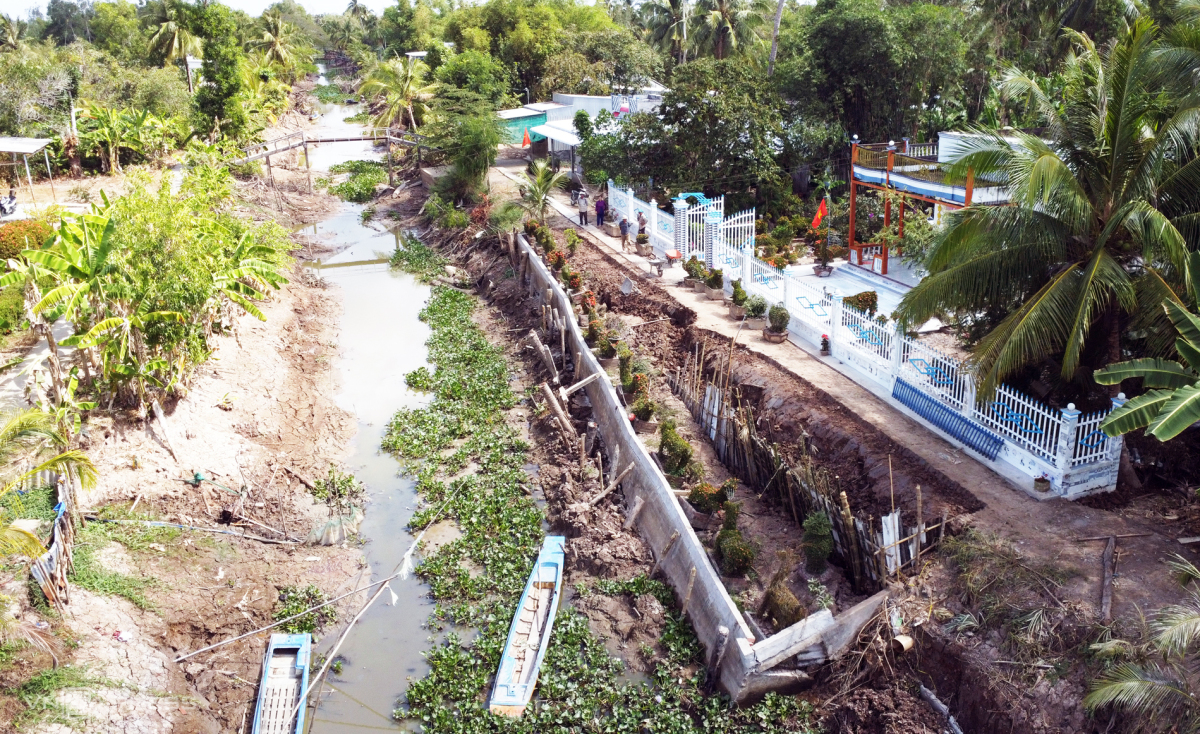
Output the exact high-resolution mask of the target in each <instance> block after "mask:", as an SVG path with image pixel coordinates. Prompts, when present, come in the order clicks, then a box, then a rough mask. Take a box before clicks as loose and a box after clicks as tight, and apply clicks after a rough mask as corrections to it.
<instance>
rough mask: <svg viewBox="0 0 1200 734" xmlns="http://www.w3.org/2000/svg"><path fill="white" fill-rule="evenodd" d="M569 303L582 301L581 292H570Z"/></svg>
mask: <svg viewBox="0 0 1200 734" xmlns="http://www.w3.org/2000/svg"><path fill="white" fill-rule="evenodd" d="M571 303H583V294H582V293H572V294H571Z"/></svg>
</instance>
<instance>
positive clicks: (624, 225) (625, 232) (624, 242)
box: [618, 217, 629, 252]
mask: <svg viewBox="0 0 1200 734" xmlns="http://www.w3.org/2000/svg"><path fill="white" fill-rule="evenodd" d="M618 226H619V227H620V228H621V252H628V251H629V220H628V219H626V218H625V217H621V224H620V225H618Z"/></svg>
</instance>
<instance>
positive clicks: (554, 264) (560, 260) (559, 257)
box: [546, 250, 567, 272]
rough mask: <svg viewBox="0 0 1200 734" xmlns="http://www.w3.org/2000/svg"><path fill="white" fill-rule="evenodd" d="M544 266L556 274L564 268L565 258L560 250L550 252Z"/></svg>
mask: <svg viewBox="0 0 1200 734" xmlns="http://www.w3.org/2000/svg"><path fill="white" fill-rule="evenodd" d="M546 264H547V265H549V266H550V269H551V270H552V271H554V272H558V271H559V270H562V269H563V268H565V267H566V265H567V256H566V255H564V254H563V253H562V251H561V250H551V251H550V254H549V255H547V256H546Z"/></svg>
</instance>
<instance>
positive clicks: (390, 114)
mask: <svg viewBox="0 0 1200 734" xmlns="http://www.w3.org/2000/svg"><path fill="white" fill-rule="evenodd" d="M428 73H429V67H428V66H426V65H425V63H424V62H422V61H420V60H419V59H415V58H412V57H411V56H409V57H407V58H404V59H400V58H391V59H388V60H387V61H381V62H379V63H378V64H376V65H375V66H374V67H372V68H371V70H370V71H368V72H367V75H366V76H365V77H364V78H363V81H362V84H360V85H359V87H358V91H359V94H364V95H368V96H371V97H377V98H381V99H382V100H383V103H384V108H383V111H382V112H380V113H379V114H378V115H377V116H376V117H375V124H376V125H379V126H381V127H393V126H396V125H402V124H404V115H405V113H408V122H409V125H410V126H411V128H412V129H413V130H416V129H417V119H418V117H419V115H418V114H417V112H424V109H425V102H426V100H428V99H429V97H430V96H431V95H432V94H433V91H434V87H433V85H431V84H427V83H426V81H425V76H426V74H428Z"/></svg>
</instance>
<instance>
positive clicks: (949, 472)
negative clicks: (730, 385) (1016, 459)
mask: <svg viewBox="0 0 1200 734" xmlns="http://www.w3.org/2000/svg"><path fill="white" fill-rule="evenodd" d="M500 172H501V173H502V174H503V175H505V176H509V177H510V178H511V177H512V175H511V174H510V173H509V172H508V171H504V170H501V171H500ZM552 206H553V207H554V209H555V211H557V212H558V213H559V214H561V215H562V216H563V217H566V218H567V219H569V220H570V221H571V222H572V223H573V224H572V226H574V227H575V229H576V230H577V231H582V232H585V233H586V234H587V235H588V238H587V239H589V240H590V241H591V242H593V243H594V244H596V245H597V246H598V247H599V248H600V249H601V250H603V251H605V252H607V253H608V254H609V255H611V256H612V257H613V258H615V259H616V260H618V261H619V262H620V263H622V264H623V265H624V266H626V267H628V268H629V269H630V270H631V271H636V272H638V273H642V274H645V273H649V272H650V271H651V269H650V267H649V265H648V264H647V262H646V259H645V258H643V257H640V256H638V255H637V254H634V253H628V252H622V251H621V243H620V240H619V239H617V238H613V237H609V236H608V235H606V234H605V233H603V232H602V231H601V230H600V229H599V228H598V227H596V226H594V225H588V226H586V227H581V226H579V225H578V224H577V222H578V211H577V210H576V208H575V207H574V206H572V205H571V203H570V199H569V198H568V197H567V196H566V195H564V194H555V195H554V197H553V201H552ZM683 277H684V273H683V269H682V268H679V267H674V268H667V269H665V270H664V275H663V278H662V280H661V281H660V282H661V284H662V285H663V286H664V287H665V289H666V290H667V292H668V293H670V294H671V295H672V297H674V298H675V300H677V301H678V302H679V303H681V304H683V305H685V306H687V307H689V308H691V309H692V310H694V311H695V312H696V314H697V321H696V326H697V327H699V328H703V329H708V330H711V331H713V332H716V333H719V334H723V335H725V336H727V337H731V338H732V337H733V336H734V335H735V334H736V333H737V329H738V324H737V322H734V321H732V320H730V319H729V318H728V316H727V309H726V308H725V307H724V306H723V305H722V304H721V303H718V302H716V301H711V300H708V299H707V298H705V297H704V296H703V295H702V294H698V293H695V292H693V291H691V290H685V289H683V288H677V287H674V286H675V285H677V284H678V283H679V282H680V281H682V280H683ZM738 341H739V343H740V344H742V345H744V346H745V347H747V348H748V349H750V350H751V351H754V352H757V353H759V354H762V355H764V356H766V357H769V358H771V359H772V360H774V361H775V362H776V363H778V364H779V365H781V366H782V367H783V368H784V369H786V370H788V371H789V372H791V373H792V374H794V375H796V376H797V377H799V378H800V379H802V380H804V381H806V382H808V383H809V384H811V385H813V386H814V387H815V388H817V389H820V390H822V391H823V392H825V393H826V394H827V395H829V396H830V397H831V398H833V399H834V400H836V401H837V402H839V403H841V404H842V405H843V406H845V407H846V408H847V409H848V410H850V411H851V412H853V413H854V414H855V415H857V416H859V417H860V418H861V419H863V420H865V421H867V422H868V423H870V424H871V425H873V426H875V427H876V428H877V429H879V430H880V431H881V432H882V433H884V434H885V435H886V436H888V437H889V438H890V439H892V440H893V441H895V442H896V443H897V444H900V445H901V446H904V447H905V448H907V449H909V450H910V451H912V452H913V454H915V455H916V456H918V457H920V458H921V459H922V460H924V461H925V463H926V464H928V465H929V467H931V468H932V469H934V470H936V471H939V472H941V473H942V474H943V475H945V476H946V477H947V478H949V479H950V480H951V481H954V482H958V483H959V484H960V485H962V486H963V487H964V488H966V489H967V490H968V491H969V492H971V493H972V494H974V495H975V496H976V497H977V498H978V499H980V500H981V501H983V502H984V503H986V505H987V507H985V508H984V509H983V510H980V511H979V512H977V513H974V515H973V516H972V518H971V520H972V522H973V524H974V525H975V526H976V527H978V528H980V529H981V530H984V531H988V532H996V533H1000V534H1001V535H1004V536H1005V537H1008V538H1010V539H1011V540H1012V541H1013V542H1014V543H1015V544H1016V546H1017V547H1018V548H1019V549H1020V550H1021V552H1022V553H1024V554H1026V555H1028V556H1030V557H1032V558H1036V559H1038V560H1041V561H1046V562H1054V563H1057V564H1059V565H1061V566H1064V567H1067V568H1069V569H1071V570H1073V571H1074V572H1075V575H1074V576H1073V577H1072V578H1071V580H1069V581H1068V582H1067V586H1066V587H1065V588H1064V589H1063V591H1064V592H1065V593H1066V595H1067V596H1069V597H1072V598H1073V599H1074V600H1076V601H1078V602H1080V603H1082V604H1084V605H1085V606H1090V607H1093V608H1096V609H1098V607H1099V602H1100V591H1101V589H1100V585H1101V580H1102V577H1103V574H1102V567H1101V560H1100V556H1101V553H1102V552H1103V550H1104V544H1103V543H1097V542H1080V541H1078V540H1077V539H1078V538H1082V537H1093V536H1108V535H1124V534H1132V533H1148V534H1149V535H1146V536H1143V537H1136V538H1126V539H1121V540H1120V541H1119V545H1118V547H1119V548H1120V551H1121V561H1120V566H1119V567H1118V572H1119V573H1118V578H1117V580H1116V581H1115V582H1114V589H1115V590H1114V602H1113V605H1114V613H1115V614H1117V615H1121V614H1126V613H1133V612H1134V611H1135V610H1134V605H1135V604H1136V605H1138V606H1140V607H1141V608H1142V609H1144V610H1150V609H1155V608H1158V607H1160V606H1162V605H1163V604H1168V603H1174V602H1177V601H1179V600H1181V599H1182V598H1183V597H1184V594H1183V591H1182V589H1181V588H1180V587H1179V586H1178V585H1177V584H1176V583H1175V582H1174V580H1173V579H1172V578H1171V574H1170V573H1169V572H1168V570H1167V568H1166V566H1165V564H1164V563H1163V561H1165V560H1166V559H1168V558H1169V557H1170V556H1172V555H1173V554H1176V553H1182V554H1183V555H1185V556H1188V557H1191V555H1192V551H1190V550H1188V549H1187V548H1186V547H1185V546H1182V545H1179V544H1178V543H1177V542H1176V541H1175V539H1174V538H1173V537H1167V536H1166V535H1163V534H1162V532H1161V531H1162V530H1163V527H1162V526H1161V525H1155V524H1152V522H1151V521H1148V520H1143V519H1140V518H1133V517H1126V516H1124V515H1123V514H1121V513H1120V512H1119V511H1118V512H1109V511H1105V510H1097V509H1093V508H1090V507H1086V506H1084V505H1081V504H1078V503H1074V502H1067V501H1065V500H1061V499H1052V500H1047V501H1041V502H1039V501H1036V500H1034V499H1032V498H1031V497H1029V496H1027V495H1026V494H1025V493H1024V492H1023V491H1022V490H1021V489H1018V488H1017V487H1016V486H1014V485H1013V484H1011V483H1010V482H1008V481H1007V480H1005V479H1004V478H1003V477H1001V476H1000V475H998V474H996V473H995V472H993V471H992V470H991V469H989V468H987V467H986V466H984V465H982V464H980V463H978V462H976V461H975V460H974V459H971V458H970V457H969V456H966V455H965V454H964V453H963V452H961V451H960V450H959V449H958V448H957V447H956V446H954V445H952V444H951V443H950V442H949V441H947V440H945V439H944V438H942V437H940V436H938V435H936V434H934V433H933V432H932V431H930V430H929V429H927V428H926V427H924V426H923V425H921V424H919V423H917V422H916V421H914V420H912V419H911V418H910V415H909V414H908V413H907V409H906V408H904V407H903V406H900V405H899V404H895V403H893V402H892V400H891V397H890V395H888V394H886V393H884V392H883V390H882V389H878V390H877V391H876V390H870V389H868V388H866V387H864V386H863V385H862V384H860V383H858V382H856V381H854V380H852V379H850V378H849V377H848V375H849V374H850V373H851V371H852V370H853V368H852V367H850V366H849V365H846V364H842V363H839V362H838V361H837V360H836V359H833V358H831V357H820V356H819V355H818V354H817V353H816V351H815V350H812V351H810V350H808V349H807V347H806V346H801V345H797V344H794V343H792V342H785V343H783V344H769V343H767V342H765V341H764V340H763V339H762V337H761V336H760V335H755V334H750V335H747V334H746V333H745V332H743V334H742V335H741V337H740V338H739V340H738ZM867 382H869V381H867ZM1193 560H1195V559H1193ZM1122 568H1124V574H1125V576H1126V578H1128V579H1130V580H1129V581H1126V580H1125V579H1123V578H1121V577H1120V576H1121V573H1120V572H1121V569H1122Z"/></svg>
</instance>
